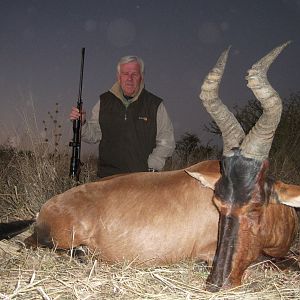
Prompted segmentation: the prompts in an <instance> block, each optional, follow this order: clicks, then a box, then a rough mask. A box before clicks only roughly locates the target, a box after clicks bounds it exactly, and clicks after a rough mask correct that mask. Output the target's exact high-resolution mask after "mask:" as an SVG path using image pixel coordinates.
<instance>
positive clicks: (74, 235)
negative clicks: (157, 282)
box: [0, 45, 300, 291]
mask: <svg viewBox="0 0 300 300" xmlns="http://www.w3.org/2000/svg"><path fill="white" fill-rule="evenodd" d="M284 46H285V45H283V46H281V47H278V48H276V49H275V50H274V51H272V52H271V53H270V54H269V55H267V56H266V57H265V58H263V59H262V60H261V61H259V62H258V63H257V64H256V65H254V66H253V67H252V69H251V70H250V71H249V76H248V77H247V79H248V86H249V87H250V88H251V89H252V90H253V91H254V94H255V95H256V96H257V98H258V100H259V101H260V102H261V103H262V107H263V110H264V112H263V115H262V116H261V118H260V119H259V121H258V122H257V124H256V125H255V127H254V128H253V129H252V131H251V132H250V133H249V134H248V135H247V136H246V137H245V134H244V132H243V130H242V128H241V126H240V124H239V123H238V122H237V120H236V119H235V117H234V116H233V115H232V114H231V113H230V112H229V111H228V109H227V107H226V106H225V105H224V104H222V102H221V100H220V99H219V97H218V87H219V84H220V81H221V77H222V75H223V71H224V68H225V63H226V59H227V55H228V52H225V53H224V54H223V55H222V56H221V57H220V59H219V61H218V62H217V65H216V66H215V68H213V70H212V71H211V72H210V73H209V74H208V76H207V77H206V79H205V81H204V83H203V86H202V92H201V95H200V97H201V99H202V101H203V104H204V105H205V107H206V109H207V110H208V112H209V113H210V114H211V115H212V116H213V118H214V120H215V121H216V123H217V124H218V126H219V127H220V129H221V131H222V134H223V141H224V151H223V157H222V159H221V161H220V162H219V161H205V162H201V163H198V164H196V165H194V166H192V167H189V168H187V169H186V170H177V171H170V172H161V173H135V174H128V175H123V176H116V177H113V178H109V179H105V180H100V181H98V182H94V183H87V184H84V185H81V186H78V187H75V188H72V189H70V190H68V191H66V192H64V193H62V194H60V195H57V196H55V197H53V198H52V199H50V200H48V201H47V202H46V203H45V204H44V205H43V206H42V208H41V211H40V213H39V215H38V218H37V220H36V225H35V228H34V233H33V234H32V235H31V236H30V237H29V238H28V239H27V240H26V241H25V242H26V243H27V245H31V246H39V245H40V246H48V247H56V248H58V249H69V248H74V247H77V246H80V245H85V246H88V247H89V248H90V249H91V250H92V251H95V252H97V253H98V254H99V255H100V256H101V258H102V259H104V260H106V261H109V262H117V261H122V260H130V261H134V262H135V263H143V264H148V265H150V264H151V265H157V264H165V263H173V262H177V261H180V260H183V259H192V258H195V259H205V260H212V258H213V257H214V254H215V252H216V255H215V257H214V261H213V266H212V271H211V273H210V275H209V277H208V279H207V287H208V289H209V290H211V291H216V290H218V289H220V288H228V287H233V286H236V285H239V284H240V283H241V279H242V275H243V273H244V271H245V269H246V268H247V267H248V266H249V265H250V264H251V263H252V262H253V261H254V260H255V259H256V258H257V257H258V256H259V254H262V253H266V254H269V255H272V256H283V255H285V254H286V252H287V251H288V249H289V247H290V245H291V243H292V240H293V238H294V236H295V234H296V232H297V230H298V229H297V222H298V220H297V216H296V214H295V211H294V209H293V208H290V207H288V206H286V205H283V204H280V202H282V203H284V204H287V205H294V206H300V187H299V186H293V185H287V184H284V183H282V182H280V181H272V180H270V179H269V178H268V177H267V175H266V171H267V169H268V161H267V157H268V153H269V149H270V147H271V143H272V139H273V136H274V132H275V130H276V127H277V124H278V122H279V119H280V112H281V101H280V98H279V96H278V95H277V93H276V92H275V91H274V90H273V89H272V88H271V87H270V85H269V83H268V81H267V79H266V72H267V69H268V67H269V65H270V64H271V62H272V61H273V60H274V58H275V57H276V56H277V55H278V54H279V52H280V51H281V50H282V49H283V47H284ZM220 166H221V169H220ZM190 175H191V176H190ZM195 178H196V179H197V180H195ZM199 181H200V182H199ZM219 217H220V218H219ZM1 229H3V228H1V226H0V231H1V232H2V233H3V230H1ZM18 230H20V228H19V229H18ZM4 231H5V232H6V233H9V231H10V230H9V228H7V227H6V229H5V230H4ZM11 231H13V230H11ZM5 236H7V235H5V234H2V237H5Z"/></svg>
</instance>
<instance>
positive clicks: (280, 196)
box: [272, 181, 300, 207]
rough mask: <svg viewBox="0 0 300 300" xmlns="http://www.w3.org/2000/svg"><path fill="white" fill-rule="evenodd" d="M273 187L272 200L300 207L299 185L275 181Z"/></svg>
mask: <svg viewBox="0 0 300 300" xmlns="http://www.w3.org/2000/svg"><path fill="white" fill-rule="evenodd" d="M273 188H274V194H273V195H272V196H273V197H272V198H273V199H272V200H273V201H274V200H275V201H279V202H280V203H282V204H285V205H288V206H293V207H300V186H298V185H293V184H286V183H283V182H282V181H276V182H275V183H274V186H273Z"/></svg>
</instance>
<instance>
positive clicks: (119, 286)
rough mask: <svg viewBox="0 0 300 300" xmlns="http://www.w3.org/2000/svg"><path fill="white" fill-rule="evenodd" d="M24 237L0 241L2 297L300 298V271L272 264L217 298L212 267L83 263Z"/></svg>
mask: <svg viewBox="0 0 300 300" xmlns="http://www.w3.org/2000/svg"><path fill="white" fill-rule="evenodd" d="M27 234H28V233H27ZM23 238H24V234H23V235H22V236H21V237H20V236H19V237H17V238H14V239H13V240H10V241H1V242H0V254H1V256H0V299H24V300H25V299H28V300H29V299H160V300H171V299H300V273H299V272H295V271H280V270H279V269H277V268H276V267H275V266H274V265H272V263H270V262H269V263H266V262H264V263H259V264H256V265H253V266H251V267H250V268H248V270H247V271H246V273H245V276H244V280H243V282H244V285H243V286H241V287H240V288H237V289H232V290H228V291H222V292H219V293H214V294H212V293H210V292H207V291H205V280H206V277H207V275H208V273H209V269H208V267H207V266H206V265H204V264H202V263H196V262H182V263H180V264H176V265H171V266H166V267H156V268H154V267H153V268H135V267H134V266H132V265H131V264H130V263H124V264H115V265H108V264H106V263H104V262H101V261H97V259H96V258H95V257H93V256H92V255H91V254H89V255H88V258H87V260H86V261H85V262H84V263H81V262H79V261H77V260H76V259H73V258H71V257H70V256H68V255H66V254H61V255H59V254H57V253H54V252H53V251H51V250H48V249H38V250H36V251H33V250H30V249H25V248H24V247H23V246H22V242H21V241H22V240H23Z"/></svg>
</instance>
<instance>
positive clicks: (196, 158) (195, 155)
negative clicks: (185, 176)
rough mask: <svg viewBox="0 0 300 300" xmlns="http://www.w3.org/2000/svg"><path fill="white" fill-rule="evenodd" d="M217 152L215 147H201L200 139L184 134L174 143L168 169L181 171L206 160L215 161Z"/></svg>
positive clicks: (190, 134)
mask: <svg viewBox="0 0 300 300" xmlns="http://www.w3.org/2000/svg"><path fill="white" fill-rule="evenodd" d="M217 156H218V151H217V148H216V147H215V146H210V145H209V144H207V145H205V146H204V145H203V144H202V142H201V140H200V138H199V137H198V136H197V135H195V134H192V133H188V132H186V133H185V134H184V135H183V136H181V138H180V139H179V140H178V141H177V142H176V148H175V152H174V154H173V156H172V161H171V166H169V167H168V168H169V169H173V170H174V169H181V168H185V167H187V166H190V165H192V164H195V163H198V162H200V161H203V160H207V159H215V158H216V157H217Z"/></svg>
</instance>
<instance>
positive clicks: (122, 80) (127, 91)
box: [117, 61, 142, 97]
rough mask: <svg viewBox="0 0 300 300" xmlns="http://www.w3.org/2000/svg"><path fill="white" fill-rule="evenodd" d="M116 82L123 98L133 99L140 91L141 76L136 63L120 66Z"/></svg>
mask: <svg viewBox="0 0 300 300" xmlns="http://www.w3.org/2000/svg"><path fill="white" fill-rule="evenodd" d="M117 76H118V82H119V84H120V86H121V88H122V90H123V93H124V95H125V96H130V97H134V96H135V95H136V94H137V92H138V91H139V89H140V84H141V81H142V74H141V70H140V65H139V64H138V63H137V62H136V61H132V62H129V63H126V64H122V65H120V73H119V74H118V75H117Z"/></svg>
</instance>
